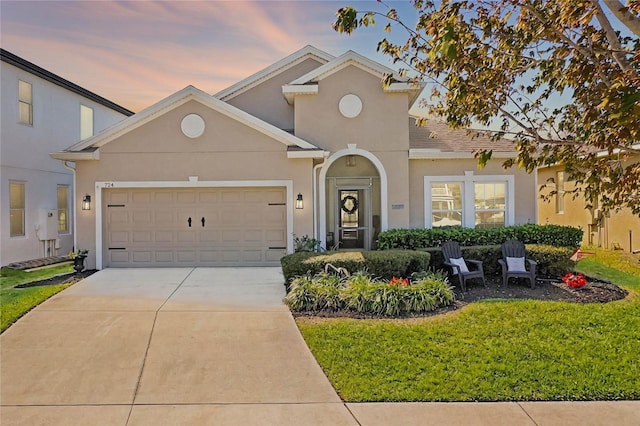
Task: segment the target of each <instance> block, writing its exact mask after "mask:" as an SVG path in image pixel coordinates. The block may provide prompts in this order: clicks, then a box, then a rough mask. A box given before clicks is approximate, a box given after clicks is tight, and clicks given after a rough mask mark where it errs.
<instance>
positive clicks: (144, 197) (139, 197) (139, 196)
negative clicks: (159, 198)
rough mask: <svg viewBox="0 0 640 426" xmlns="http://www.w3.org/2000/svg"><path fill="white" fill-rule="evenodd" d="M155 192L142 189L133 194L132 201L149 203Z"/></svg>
mask: <svg viewBox="0 0 640 426" xmlns="http://www.w3.org/2000/svg"><path fill="white" fill-rule="evenodd" d="M152 197H153V193H152V192H150V191H140V192H134V193H132V194H131V202H133V203H141V204H149V203H150V202H151V200H152Z"/></svg>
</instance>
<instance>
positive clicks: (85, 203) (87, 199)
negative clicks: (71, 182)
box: [82, 194, 91, 210]
mask: <svg viewBox="0 0 640 426" xmlns="http://www.w3.org/2000/svg"><path fill="white" fill-rule="evenodd" d="M82 210H91V195H89V194H87V195H85V196H84V197H82Z"/></svg>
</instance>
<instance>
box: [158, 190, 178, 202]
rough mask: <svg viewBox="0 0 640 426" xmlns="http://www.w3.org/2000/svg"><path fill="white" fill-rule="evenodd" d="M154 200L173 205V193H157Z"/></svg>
mask: <svg viewBox="0 0 640 426" xmlns="http://www.w3.org/2000/svg"><path fill="white" fill-rule="evenodd" d="M153 200H154V201H155V202H156V203H166V204H171V203H173V201H174V193H173V191H156V192H154V194H153Z"/></svg>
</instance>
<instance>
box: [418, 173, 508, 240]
mask: <svg viewBox="0 0 640 426" xmlns="http://www.w3.org/2000/svg"><path fill="white" fill-rule="evenodd" d="M432 182H461V183H462V185H463V193H462V218H463V222H462V226H463V227H464V228H468V226H464V225H465V224H468V223H473V222H474V216H473V214H474V210H473V209H472V208H469V206H473V205H474V202H473V197H474V193H473V190H470V189H469V188H470V187H471V185H473V183H474V182H507V193H506V197H507V201H506V205H505V214H504V222H505V224H504V225H505V226H512V225H515V214H516V201H515V196H516V194H515V176H514V175H474V174H473V172H471V171H466V172H464V175H454V176H425V177H424V187H423V193H424V227H425V228H427V229H431V207H432V206H431V194H430V191H429V190H430V188H431V183H432Z"/></svg>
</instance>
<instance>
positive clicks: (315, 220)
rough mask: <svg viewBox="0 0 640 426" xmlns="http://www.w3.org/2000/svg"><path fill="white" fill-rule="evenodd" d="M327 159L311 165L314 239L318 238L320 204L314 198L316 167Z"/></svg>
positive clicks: (322, 164) (315, 191)
mask: <svg viewBox="0 0 640 426" xmlns="http://www.w3.org/2000/svg"><path fill="white" fill-rule="evenodd" d="M326 161H327V158H326V157H323V158H322V163H318V164H316V165H315V166H313V176H312V182H313V183H312V188H311V195H312V198H313V238H315V239H316V240H320V238H319V235H318V205H319V204H320V203H319V202H318V200H316V197H317V195H316V194H317V192H318V185H317V183H318V169H319V168H320V167H322V166H324V163H325V162H326Z"/></svg>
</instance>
